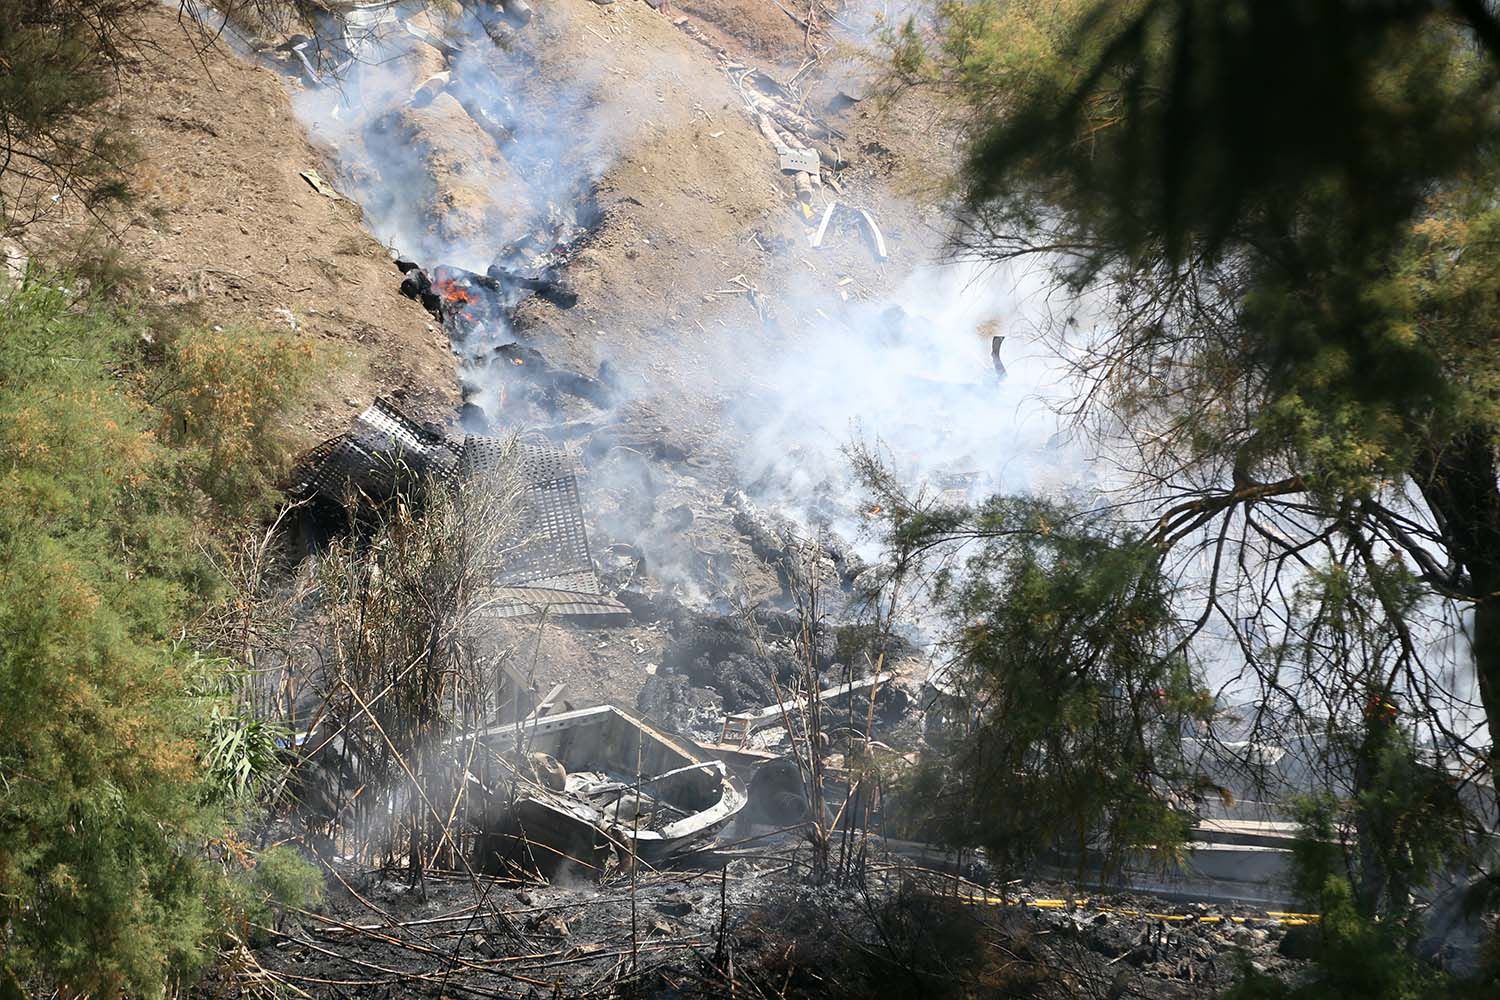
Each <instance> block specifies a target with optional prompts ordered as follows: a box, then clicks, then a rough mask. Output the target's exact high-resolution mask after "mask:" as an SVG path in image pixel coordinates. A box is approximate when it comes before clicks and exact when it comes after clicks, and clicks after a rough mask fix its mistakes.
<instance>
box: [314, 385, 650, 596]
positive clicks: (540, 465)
mask: <svg viewBox="0 0 1500 1000" xmlns="http://www.w3.org/2000/svg"><path fill="white" fill-rule="evenodd" d="M513 471H517V472H519V473H520V475H521V479H522V482H523V483H524V487H525V488H524V489H523V490H522V491H521V511H520V517H519V518H518V523H519V524H520V526H521V527H520V533H521V538H519V539H516V544H515V545H514V547H510V546H507V552H506V554H505V568H504V570H503V571H502V572H501V573H499V574H497V576H496V578H495V581H494V582H495V583H496V584H498V585H500V586H499V587H498V588H497V592H496V594H495V595H494V596H495V597H496V598H497V599H498V606H497V607H495V608H493V609H492V611H491V614H492V615H493V616H494V617H498V618H513V617H520V616H524V615H530V614H534V613H536V612H538V611H540V610H541V609H542V608H546V609H547V610H548V611H549V612H550V613H551V614H558V615H591V614H619V613H621V612H623V611H624V610H625V609H624V606H623V605H621V604H620V603H619V602H618V601H616V600H614V598H611V597H605V596H602V595H601V594H600V593H599V579H598V577H596V576H595V575H594V561H593V559H591V558H590V556H589V540H588V536H587V535H586V534H585V533H584V528H583V508H582V506H581V505H580V504H579V501H578V480H577V478H576V477H575V476H574V473H573V466H572V462H571V461H570V460H569V459H568V456H567V454H566V453H564V452H562V451H559V450H557V449H555V448H548V447H542V446H539V445H529V444H517V443H513V442H509V441H501V440H497V439H495V438H488V437H480V436H478V435H474V434H470V435H469V436H468V437H466V438H465V439H464V442H463V445H462V447H455V446H454V445H453V444H452V443H451V442H450V441H449V440H448V439H447V438H445V437H443V436H442V435H440V434H434V433H432V432H431V431H429V430H427V429H426V428H424V427H422V425H420V424H418V423H417V422H416V421H414V420H412V419H410V418H409V417H407V416H406V415H405V414H403V413H402V412H401V411H400V410H397V409H396V408H395V407H394V406H392V405H391V404H390V403H388V402H386V401H385V400H383V399H377V400H376V401H375V403H374V404H373V405H372V406H370V408H369V409H367V410H365V412H363V413H361V414H360V415H359V416H358V417H356V418H355V420H354V424H353V426H351V427H350V428H349V431H348V432H347V433H346V434H343V435H341V436H339V437H336V438H334V439H333V440H331V441H325V442H323V443H322V444H321V445H319V446H318V447H317V448H314V449H313V450H312V451H311V452H309V453H308V455H307V456H306V457H305V458H304V459H303V460H302V462H301V463H300V465H299V467H298V470H297V473H296V475H295V478H294V480H293V484H292V487H291V492H292V493H293V494H294V495H297V496H304V497H311V496H324V497H327V498H328V499H331V500H333V501H335V502H338V503H343V502H344V501H345V499H346V498H347V497H348V496H349V490H350V488H351V487H353V488H354V489H356V490H358V491H360V492H362V493H364V494H365V495H366V496H369V497H372V498H376V499H383V498H386V497H390V496H391V495H393V494H394V493H395V492H396V488H397V486H398V484H399V482H400V480H401V479H402V478H403V477H404V476H413V475H416V476H433V477H435V478H437V479H444V480H445V479H449V478H451V477H452V476H454V474H455V473H456V474H457V475H458V476H460V477H462V478H463V479H470V478H473V477H475V476H502V475H507V474H509V473H511V472H513Z"/></svg>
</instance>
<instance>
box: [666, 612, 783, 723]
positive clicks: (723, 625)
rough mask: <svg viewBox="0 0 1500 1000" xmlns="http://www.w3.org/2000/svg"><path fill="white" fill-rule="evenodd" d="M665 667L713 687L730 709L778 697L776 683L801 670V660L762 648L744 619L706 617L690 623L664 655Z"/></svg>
mask: <svg viewBox="0 0 1500 1000" xmlns="http://www.w3.org/2000/svg"><path fill="white" fill-rule="evenodd" d="M662 669H663V670H664V671H666V672H667V673H670V674H679V675H681V676H683V677H686V678H687V679H688V680H689V681H691V682H692V683H693V684H694V685H697V686H699V687H711V688H713V689H714V690H716V691H718V692H719V694H720V695H721V696H722V697H723V699H724V709H725V711H728V712H741V711H744V710H746V709H750V708H760V707H762V706H765V705H770V704H774V703H775V702H776V689H775V687H774V686H773V685H772V684H771V678H772V676H773V675H774V676H775V678H776V683H777V684H780V685H782V687H783V689H785V687H786V686H787V685H788V684H789V683H790V682H791V680H792V678H793V677H794V676H796V674H797V662H796V661H795V660H794V659H793V658H792V657H791V656H790V655H789V654H787V653H785V652H783V651H781V650H777V649H765V650H764V652H762V650H761V649H757V646H756V641H755V637H754V636H753V635H752V634H751V632H750V629H749V628H748V627H747V626H746V624H745V623H744V622H742V621H740V620H739V619H736V618H730V617H723V618H702V619H699V620H697V621H694V622H690V623H687V624H685V625H684V626H683V627H682V628H681V629H679V630H678V632H677V634H676V635H674V636H673V637H672V640H671V642H670V643H669V644H668V645H667V648H666V650H665V651H664V652H663V654H662Z"/></svg>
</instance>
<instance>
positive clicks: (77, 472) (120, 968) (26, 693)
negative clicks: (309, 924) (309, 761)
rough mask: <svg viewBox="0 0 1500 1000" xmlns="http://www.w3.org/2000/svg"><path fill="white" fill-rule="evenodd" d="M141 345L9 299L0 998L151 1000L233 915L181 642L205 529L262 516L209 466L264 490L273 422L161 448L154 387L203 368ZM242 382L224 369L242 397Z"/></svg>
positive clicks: (4, 336) (49, 301)
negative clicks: (4, 993) (219, 488)
mask: <svg viewBox="0 0 1500 1000" xmlns="http://www.w3.org/2000/svg"><path fill="white" fill-rule="evenodd" d="M147 332H148V331H147V328H146V327H145V325H144V324H143V322H142V321H141V319H140V318H139V317H135V316H132V315H129V314H124V313H121V312H118V311H116V310H114V309H111V308H109V307H107V306H106V305H104V304H102V303H100V302H98V301H96V300H85V301H74V300H73V299H71V298H70V297H69V296H68V295H67V294H66V293H65V292H64V291H62V290H60V289H59V288H58V287H56V286H53V285H48V284H45V283H42V282H40V281H34V282H32V283H31V284H29V285H28V286H26V287H25V288H23V289H21V290H19V291H16V292H14V293H12V294H10V295H9V296H8V297H6V298H4V299H3V300H0V984H5V988H6V989H8V990H9V991H12V992H19V991H22V990H23V988H42V989H58V990H61V991H63V992H64V993H66V994H69V995H74V996H108V995H119V994H122V993H129V994H133V995H143V996H150V995H159V994H160V993H162V992H163V990H164V989H165V988H166V987H167V985H168V984H169V983H171V982H173V981H174V980H178V979H180V978H181V977H184V976H188V975H191V974H192V973H193V972H194V970H196V969H197V968H198V967H199V966H200V965H201V964H202V963H203V962H204V961H205V960H206V959H207V957H208V956H210V955H211V954H212V945H213V944H214V942H215V941H216V940H217V935H218V933H219V931H220V929H221V928H222V927H223V926H224V925H225V921H226V920H227V919H229V917H230V909H231V903H232V896H233V893H232V891H231V886H230V885H229V884H228V879H227V875H226V872H225V869H224V867H223V866H222V865H215V864H212V863H210V861H209V859H208V855H207V854H206V853H205V852H204V851H203V850H202V849H201V848H202V845H204V844H205V843H207V842H209V841H211V840H216V839H220V838H223V837H224V836H226V834H227V833H228V826H227V817H228V813H227V811H226V802H225V796H224V795H223V794H222V793H221V791H220V790H219V789H218V787H217V786H216V783H215V781H214V778H215V775H214V774H213V773H212V772H213V769H212V768H205V767H204V759H205V756H208V757H209V758H210V760H212V751H211V749H210V750H209V751H206V750H205V747H204V746H203V734H204V733H205V732H212V731H213V727H214V725H215V722H214V719H215V716H214V708H215V706H216V705H218V704H219V702H218V701H217V700H216V699H215V698H212V697H203V696H202V695H201V693H200V692H199V691H198V690H197V688H196V687H195V676H194V675H195V674H197V673H198V672H200V671H201V670H202V668H203V664H202V661H201V659H199V658H194V657H192V656H190V655H189V654H188V653H187V652H186V651H185V650H182V649H180V648H179V646H178V645H177V644H175V643H174V642H172V641H171V640H172V639H174V638H175V637H177V636H178V635H179V634H180V632H181V629H182V627H183V624H184V623H185V622H187V621H189V620H190V619H191V618H192V617H193V616H194V615H195V614H197V613H198V612H199V611H200V610H201V609H202V608H203V607H205V606H206V605H207V604H208V603H209V602H210V601H212V600H213V599H214V597H215V595H216V593H217V592H218V587H219V583H218V578H217V575H216V574H215V572H214V570H213V566H212V564H211V562H210V559H209V557H208V555H207V554H206V553H207V551H209V550H210V549H211V544H212V537H213V535H212V531H211V530H210V529H209V528H208V527H207V524H208V523H209V522H208V521H207V518H209V517H212V518H213V523H217V524H222V523H225V522H226V519H234V518H239V517H243V516H245V515H246V513H247V512H248V511H249V510H250V509H251V508H252V507H253V505H254V503H255V502H256V497H255V494H254V493H253V491H251V490H248V489H247V490H238V491H235V492H232V493H231V492H224V493H221V494H218V495H216V494H215V492H214V487H215V482H214V481H212V480H208V479H204V478H202V476H201V471H202V470H203V469H204V467H205V463H206V462H207V461H209V460H210V459H209V458H208V456H214V455H217V460H219V461H222V462H223V466H222V469H221V470H220V471H221V472H222V474H223V475H224V476H226V477H231V478H233V477H236V476H240V475H243V476H244V481H246V482H253V481H255V477H256V476H265V475H266V469H265V468H264V462H265V461H266V456H267V455H269V454H272V452H271V450H270V447H269V445H268V444H267V435H268V433H269V431H270V429H271V428H272V427H273V426H274V416H275V414H277V413H278V412H279V410H280V407H279V406H274V405H273V406H271V407H270V408H269V410H268V412H267V419H266V420H264V421H262V422H260V423H256V422H254V421H252V422H251V424H250V426H249V427H246V428H240V429H238V430H237V431H236V433H238V434H241V435H242V436H241V437H240V439H239V441H240V443H239V444H237V445H236V446H235V447H234V448H231V449H226V450H221V451H218V452H215V450H214V446H213V444H212V443H206V442H205V440H204V439H202V438H201V437H192V436H187V435H183V436H171V435H166V434H164V433H163V432H162V428H163V425H164V421H165V420H166V414H168V413H170V412H172V411H171V410H169V409H167V408H165V407H164V405H163V400H166V401H171V400H173V399H174V398H175V397H173V395H172V394H171V393H163V392H162V391H161V387H162V386H163V385H175V386H181V385H185V384H191V380H185V378H184V376H185V375H186V374H189V373H197V372H200V371H202V370H203V365H202V363H201V362H200V361H198V360H196V359H195V356H194V355H192V354H191V353H179V352H178V351H177V350H176V348H175V346H171V347H169V348H168V350H166V351H165V352H164V353H163V354H161V355H160V356H158V357H155V358H153V357H151V356H150V355H149V354H148V353H147V352H146V351H145V350H144V348H145V347H146V346H148V345H147V339H146V338H144V337H143V334H145V333H147ZM188 336H190V337H191V335H188ZM187 342H188V343H204V342H205V341H192V340H189V341H187ZM212 342H213V343H215V344H222V345H224V348H223V349H224V350H226V351H227V350H230V349H231V347H230V346H229V343H230V342H229V341H217V340H213V341H212ZM268 350H269V348H268ZM251 356H252V358H253V359H254V360H253V361H251V362H246V363H247V364H259V365H262V366H273V365H274V364H276V363H277V362H276V360H275V359H276V358H277V357H279V356H280V355H279V354H275V353H268V354H267V353H263V354H258V355H257V354H255V353H254V352H252V354H251ZM238 365H239V362H234V363H233V364H230V363H227V362H226V364H225V366H224V367H222V368H220V369H215V370H216V371H219V372H220V373H221V377H222V380H223V384H224V385H225V386H227V387H228V388H227V389H226V392H227V393H229V394H230V395H231V396H233V398H236V399H237V398H240V397H239V396H238V395H234V394H235V393H238V392H240V391H242V390H241V389H239V388H238V387H236V386H235V385H234V382H235V380H237V379H239V378H241V377H242V373H243V369H242V368H240V367H237V366H238ZM275 378H279V376H276V377H275ZM272 381H274V379H273V380H272ZM272 381H266V380H263V381H261V382H257V383H255V384H254V385H253V386H252V387H251V388H250V389H245V390H243V391H245V392H253V391H255V390H256V389H258V388H259V387H261V386H263V385H266V384H272ZM275 384H278V385H281V384H290V383H289V382H275ZM219 719H220V722H221V723H222V720H223V719H224V716H223V715H222V713H221V714H220V716H219ZM220 731H221V732H222V725H221V727H220ZM219 777H221V778H222V775H221V776H219ZM274 864H275V863H274V862H273V869H272V870H273V871H275V868H274Z"/></svg>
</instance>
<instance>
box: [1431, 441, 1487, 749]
mask: <svg viewBox="0 0 1500 1000" xmlns="http://www.w3.org/2000/svg"><path fill="white" fill-rule="evenodd" d="M1414 472H1415V478H1416V482H1417V486H1418V488H1419V489H1420V490H1421V491H1422V495H1423V497H1424V499H1426V501H1427V503H1428V506H1430V507H1431V508H1432V511H1433V513H1434V514H1435V515H1437V521H1438V524H1439V525H1441V527H1442V531H1443V534H1444V535H1445V540H1446V543H1447V548H1448V555H1449V557H1450V558H1451V559H1452V560H1453V561H1454V562H1455V563H1457V564H1458V565H1459V566H1461V567H1462V568H1463V570H1464V571H1465V573H1466V574H1467V577H1468V593H1469V596H1470V598H1471V600H1472V601H1473V612H1474V629H1473V635H1472V640H1473V650H1472V653H1473V657H1474V675H1475V679H1476V681H1477V682H1478V687H1479V700H1480V704H1481V705H1482V706H1483V708H1484V715H1485V722H1486V723H1487V724H1488V727H1489V735H1490V749H1489V757H1490V765H1491V773H1500V769H1497V768H1496V767H1495V764H1496V762H1497V758H1496V754H1495V734H1496V733H1497V732H1500V482H1497V468H1496V460H1495V447H1494V441H1493V439H1492V435H1491V434H1490V433H1489V432H1488V430H1487V429H1486V428H1484V427H1479V426H1475V427H1470V428H1469V429H1467V430H1466V431H1465V432H1463V433H1461V434H1458V435H1455V436H1454V437H1453V438H1451V439H1449V440H1448V441H1445V442H1442V443H1440V444H1439V445H1438V446H1437V447H1435V448H1433V449H1431V450H1429V451H1428V452H1426V453H1425V454H1424V455H1423V456H1421V458H1420V459H1419V461H1418V462H1417V467H1416V469H1415V470H1414Z"/></svg>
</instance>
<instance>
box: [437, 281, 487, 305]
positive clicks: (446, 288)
mask: <svg viewBox="0 0 1500 1000" xmlns="http://www.w3.org/2000/svg"><path fill="white" fill-rule="evenodd" d="M432 290H433V291H435V292H437V293H438V296H439V297H440V298H442V300H443V301H444V302H448V303H460V302H462V303H470V302H477V301H478V297H477V296H475V294H474V293H473V292H471V291H469V290H468V289H467V288H464V287H463V286H462V285H460V284H459V283H458V282H456V281H454V280H452V279H451V278H438V279H437V280H436V281H434V282H433V283H432Z"/></svg>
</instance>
